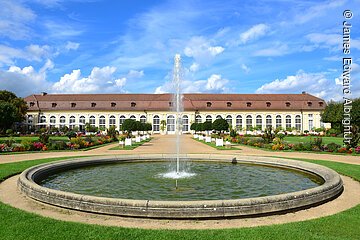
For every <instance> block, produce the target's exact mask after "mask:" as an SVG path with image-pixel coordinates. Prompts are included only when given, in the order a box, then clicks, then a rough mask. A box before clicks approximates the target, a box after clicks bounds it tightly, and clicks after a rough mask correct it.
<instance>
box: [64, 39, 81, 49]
mask: <svg viewBox="0 0 360 240" xmlns="http://www.w3.org/2000/svg"><path fill="white" fill-rule="evenodd" d="M79 46H80V44H79V43H76V42H70V41H68V42H67V43H66V45H65V49H66V50H68V51H70V50H77V49H78V48H79Z"/></svg>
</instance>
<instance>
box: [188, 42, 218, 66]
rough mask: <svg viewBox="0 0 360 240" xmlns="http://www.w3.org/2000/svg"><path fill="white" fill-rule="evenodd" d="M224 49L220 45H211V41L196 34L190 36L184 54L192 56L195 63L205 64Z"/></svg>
mask: <svg viewBox="0 0 360 240" xmlns="http://www.w3.org/2000/svg"><path fill="white" fill-rule="evenodd" d="M224 50H225V48H223V47H222V46H212V44H211V41H209V40H207V39H206V38H205V37H202V36H197V37H192V38H191V39H190V41H189V42H188V43H187V45H186V47H185V49H184V54H185V56H187V57H192V58H194V59H195V61H196V62H197V63H199V64H201V65H206V64H208V63H209V61H211V60H212V59H213V58H214V57H215V56H217V55H219V54H221V53H222V52H223V51H224Z"/></svg>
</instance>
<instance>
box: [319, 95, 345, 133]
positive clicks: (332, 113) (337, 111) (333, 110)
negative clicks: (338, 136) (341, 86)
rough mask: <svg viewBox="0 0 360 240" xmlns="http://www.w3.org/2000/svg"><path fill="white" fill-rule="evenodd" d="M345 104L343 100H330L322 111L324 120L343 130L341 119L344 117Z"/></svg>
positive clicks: (334, 127)
mask: <svg viewBox="0 0 360 240" xmlns="http://www.w3.org/2000/svg"><path fill="white" fill-rule="evenodd" d="M343 112H344V109H343V104H342V103H341V102H333V101H332V102H329V103H328V105H327V106H326V108H325V109H324V111H323V112H322V113H321V119H322V121H323V122H326V123H331V128H333V129H336V130H338V131H340V130H341V121H342V119H343Z"/></svg>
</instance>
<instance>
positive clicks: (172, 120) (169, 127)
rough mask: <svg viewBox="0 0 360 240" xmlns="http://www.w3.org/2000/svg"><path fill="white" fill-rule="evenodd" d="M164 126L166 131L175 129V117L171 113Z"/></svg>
mask: <svg viewBox="0 0 360 240" xmlns="http://www.w3.org/2000/svg"><path fill="white" fill-rule="evenodd" d="M166 126H167V131H168V132H173V131H175V117H174V116H173V115H169V116H168V117H167V121H166Z"/></svg>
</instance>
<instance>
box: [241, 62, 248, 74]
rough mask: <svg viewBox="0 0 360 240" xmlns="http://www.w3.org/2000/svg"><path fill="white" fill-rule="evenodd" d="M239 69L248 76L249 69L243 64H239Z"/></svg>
mask: <svg viewBox="0 0 360 240" xmlns="http://www.w3.org/2000/svg"><path fill="white" fill-rule="evenodd" d="M241 69H242V70H244V72H245V73H246V74H248V73H249V72H250V68H249V67H248V66H246V65H245V64H241Z"/></svg>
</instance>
